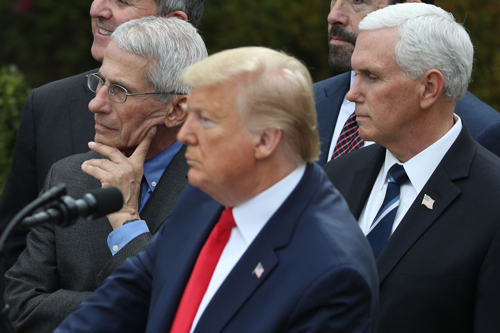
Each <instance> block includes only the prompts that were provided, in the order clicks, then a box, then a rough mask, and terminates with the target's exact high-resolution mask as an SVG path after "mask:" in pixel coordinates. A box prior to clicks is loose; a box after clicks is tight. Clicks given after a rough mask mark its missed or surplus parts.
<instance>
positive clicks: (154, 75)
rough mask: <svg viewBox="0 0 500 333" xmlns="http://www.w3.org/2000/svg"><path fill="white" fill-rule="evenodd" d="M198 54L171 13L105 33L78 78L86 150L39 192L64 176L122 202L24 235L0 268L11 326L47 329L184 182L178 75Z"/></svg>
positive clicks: (201, 48)
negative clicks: (99, 53) (87, 92)
mask: <svg viewBox="0 0 500 333" xmlns="http://www.w3.org/2000/svg"><path fill="white" fill-rule="evenodd" d="M206 56H207V50H206V48H205V44H204V43H203V40H202V38H201V36H200V35H199V34H198V33H197V31H196V28H194V27H193V26H192V25H191V24H189V23H187V22H185V21H181V20H179V19H177V18H168V19H166V18H159V17H147V18H142V19H139V20H133V21H129V22H127V23H124V24H123V25H121V26H120V27H118V28H117V29H116V30H115V32H114V33H113V35H112V41H111V42H110V43H109V45H108V47H107V48H106V52H105V54H104V61H103V64H102V66H101V68H100V69H99V72H98V73H96V74H89V76H88V85H89V89H91V90H92V91H95V96H94V99H93V100H92V101H91V102H90V104H89V109H90V110H91V111H92V112H93V113H94V114H95V122H96V126H95V139H94V141H95V142H91V143H90V144H89V147H90V148H91V149H92V150H93V151H90V152H89V153H85V154H79V155H74V156H71V157H68V158H65V159H63V160H61V161H59V162H57V163H56V164H54V166H53V167H52V168H51V169H50V171H49V174H48V176H47V179H46V182H45V190H47V189H49V188H51V187H52V186H55V185H57V184H59V183H65V184H66V185H67V189H68V194H69V195H71V196H72V197H75V198H79V197H81V196H82V195H83V194H84V193H86V192H88V191H89V190H91V189H95V188H100V187H101V186H103V187H107V186H117V187H119V188H120V189H121V191H122V192H123V195H124V198H125V205H124V207H123V208H122V210H121V211H119V212H117V213H114V214H111V215H109V216H108V217H107V218H106V217H103V218H100V219H97V220H95V221H86V220H83V219H81V220H79V221H77V222H76V224H75V225H73V226H71V227H68V228H62V227H55V226H52V225H50V226H40V227H37V228H35V229H33V230H32V232H30V233H29V235H28V238H27V248H26V250H25V251H24V252H23V253H22V254H21V256H20V257H19V259H18V261H17V262H16V264H15V265H14V266H13V267H12V268H11V269H10V270H9V271H8V272H7V274H6V277H7V292H6V295H7V301H8V303H10V305H11V308H12V312H11V316H12V318H13V319H14V321H15V324H16V326H17V329H18V332H52V331H53V330H54V328H56V327H57V325H59V324H60V323H61V321H62V320H63V319H64V318H65V317H66V316H67V315H68V314H69V313H71V312H72V311H74V310H76V308H77V307H78V305H79V304H80V303H81V302H82V301H83V300H84V299H85V298H87V297H88V296H89V295H90V294H91V293H92V291H94V290H95V289H96V288H97V287H99V285H100V284H101V283H102V281H103V280H104V279H105V278H106V277H107V276H108V275H109V274H111V272H112V271H113V270H114V269H115V268H116V267H118V266H120V265H121V264H122V263H123V261H124V260H125V259H126V258H128V257H131V256H135V255H136V254H137V253H138V252H140V251H142V250H144V249H145V246H146V243H147V242H148V241H149V240H150V239H151V236H152V234H154V233H155V232H156V231H157V230H158V228H159V227H160V225H161V224H162V223H163V221H165V220H166V219H167V218H168V217H169V215H170V212H171V210H172V208H173V206H174V204H175V202H176V201H177V199H178V198H179V196H180V194H181V193H182V191H183V190H184V187H185V186H186V185H187V180H186V174H187V171H188V166H187V164H186V160H185V158H184V151H185V146H183V145H182V144H181V143H180V142H178V141H176V135H177V132H178V131H179V129H180V127H181V125H182V123H183V122H184V120H185V118H186V116H187V113H186V112H185V111H184V110H183V109H182V107H181V104H182V103H184V102H185V100H186V95H187V94H188V93H189V91H190V89H191V87H190V86H188V85H186V84H183V83H182V81H181V73H182V70H183V69H184V68H186V67H188V66H190V65H192V64H194V63H196V62H197V61H199V60H202V59H203V58H205V57H206ZM153 132H156V134H154V133H153ZM153 136H154V138H153ZM104 157H107V158H104ZM145 160H146V162H144V161H145ZM82 163H83V165H82ZM143 175H144V177H143ZM139 193H141V195H140V198H139ZM139 213H140V214H139ZM123 216H127V217H128V218H127V219H123V218H122V217H123ZM140 218H143V220H139V219H140ZM144 220H145V221H144Z"/></svg>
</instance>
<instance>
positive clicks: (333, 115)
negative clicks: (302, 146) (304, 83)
mask: <svg viewBox="0 0 500 333" xmlns="http://www.w3.org/2000/svg"><path fill="white" fill-rule="evenodd" d="M341 75H342V76H345V77H342V78H341V79H340V80H339V81H338V83H336V84H335V85H332V86H329V87H326V88H325V89H324V92H325V96H326V98H325V99H322V100H319V101H318V102H316V113H317V119H318V131H319V136H320V141H321V155H320V157H319V162H318V163H319V165H321V166H323V165H325V164H326V161H327V157H328V151H329V149H330V144H331V142H332V137H333V132H334V130H335V124H336V123H337V118H338V116H339V112H340V107H341V106H342V102H343V100H344V97H345V95H346V94H347V92H348V91H349V87H350V84H349V83H350V77H351V72H348V73H345V74H341ZM317 98H318V97H317Z"/></svg>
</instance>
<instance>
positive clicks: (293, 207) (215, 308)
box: [195, 165, 320, 333]
mask: <svg viewBox="0 0 500 333" xmlns="http://www.w3.org/2000/svg"><path fill="white" fill-rule="evenodd" d="M315 168H317V169H315ZM318 169H319V166H317V165H315V166H312V165H308V167H307V170H306V173H305V174H304V176H303V177H302V179H301V181H300V182H299V184H298V185H297V187H296V188H295V190H294V191H293V192H292V193H291V194H290V196H289V197H288V198H287V199H286V200H285V202H284V203H283V205H281V207H280V208H279V209H278V211H277V212H276V213H275V214H274V215H273V216H272V217H271V219H270V220H269V221H268V222H267V224H266V225H265V227H264V228H263V229H262V231H261V232H260V233H259V235H258V236H257V237H256V238H255V240H254V241H253V242H252V244H251V245H250V247H249V248H248V249H247V251H246V252H245V253H244V254H243V256H242V257H241V259H240V260H239V261H238V263H237V264H236V266H235V267H234V268H233V270H232V271H231V273H230V274H229V275H228V276H227V278H226V280H224V282H223V284H222V285H221V286H220V288H219V290H218V291H217V293H216V294H215V295H214V297H213V298H212V300H211V301H210V303H209V304H208V306H207V308H206V309H205V311H204V312H203V315H202V316H201V318H200V321H199V322H198V325H197V326H196V330H195V332H196V333H198V332H200V333H201V332H203V331H204V329H206V327H210V329H211V331H213V332H221V331H222V330H223V328H224V326H226V324H227V323H228V322H229V321H230V320H231V318H232V317H233V316H234V315H235V314H236V313H237V312H238V311H239V309H240V308H241V307H242V306H243V304H244V303H245V302H246V300H247V299H248V298H249V297H251V295H252V294H253V293H254V292H255V291H256V290H257V289H258V288H259V286H260V285H262V283H264V282H265V281H266V279H269V278H271V276H272V274H273V271H274V269H275V267H276V266H277V265H278V263H279V260H278V256H277V254H276V252H277V250H278V249H280V248H283V247H286V246H287V244H288V243H289V242H290V239H291V237H292V234H293V229H294V227H295V224H296V223H297V220H298V217H299V216H300V215H301V212H302V211H303V210H304V209H306V207H307V204H308V202H307V200H303V198H310V197H311V196H312V193H313V192H314V191H315V190H316V187H317V184H318V177H319V172H320V170H318ZM259 263H260V264H261V265H262V267H263V268H264V273H263V274H262V276H261V277H260V278H258V277H257V276H256V275H255V274H254V273H253V271H254V270H255V268H256V267H257V265H258V264H259ZM235 290H237V292H235Z"/></svg>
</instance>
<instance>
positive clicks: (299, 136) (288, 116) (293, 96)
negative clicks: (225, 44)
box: [182, 47, 320, 163]
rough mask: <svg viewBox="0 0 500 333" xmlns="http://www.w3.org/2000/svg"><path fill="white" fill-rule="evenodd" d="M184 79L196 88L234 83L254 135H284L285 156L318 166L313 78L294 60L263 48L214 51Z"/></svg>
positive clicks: (243, 114)
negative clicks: (278, 131) (268, 131)
mask: <svg viewBox="0 0 500 333" xmlns="http://www.w3.org/2000/svg"><path fill="white" fill-rule="evenodd" d="M182 80H183V82H184V83H185V84H188V85H190V86H192V87H199V86H209V85H215V84H223V83H227V82H234V83H235V84H236V85H237V86H238V87H239V95H238V104H237V105H238V106H239V111H240V114H241V116H242V119H243V121H244V123H245V127H246V128H247V129H248V130H250V131H259V130H264V129H266V128H278V129H281V130H282V131H283V138H284V139H283V144H284V149H285V152H286V153H287V156H289V157H291V158H292V159H293V160H294V161H295V162H297V163H303V162H311V163H312V162H314V161H316V160H317V159H318V156H319V152H320V142H319V134H318V130H317V125H316V109H315V106H314V95H313V90H312V80H311V76H310V74H309V72H308V70H307V69H306V67H305V66H304V65H303V64H302V63H301V62H300V61H299V60H297V59H296V58H294V57H291V56H288V55H286V54H284V53H281V52H277V51H274V50H271V49H268V48H264V47H242V48H237V49H232V50H227V51H222V52H219V53H216V54H214V55H212V56H210V57H208V58H206V59H204V60H202V61H201V62H198V63H196V64H194V65H192V66H191V67H189V68H187V69H186V70H185V71H184V73H183V75H182Z"/></svg>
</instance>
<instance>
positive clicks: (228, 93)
mask: <svg viewBox="0 0 500 333" xmlns="http://www.w3.org/2000/svg"><path fill="white" fill-rule="evenodd" d="M238 93H239V92H238V87H237V85H236V84H234V83H233V82H228V83H222V84H213V85H206V86H197V87H193V89H192V90H191V93H190V94H189V95H188V99H187V104H188V107H189V109H190V110H191V111H204V112H209V113H211V114H213V115H222V114H223V113H228V112H229V110H230V109H236V106H237V105H236V100H237V98H238Z"/></svg>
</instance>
